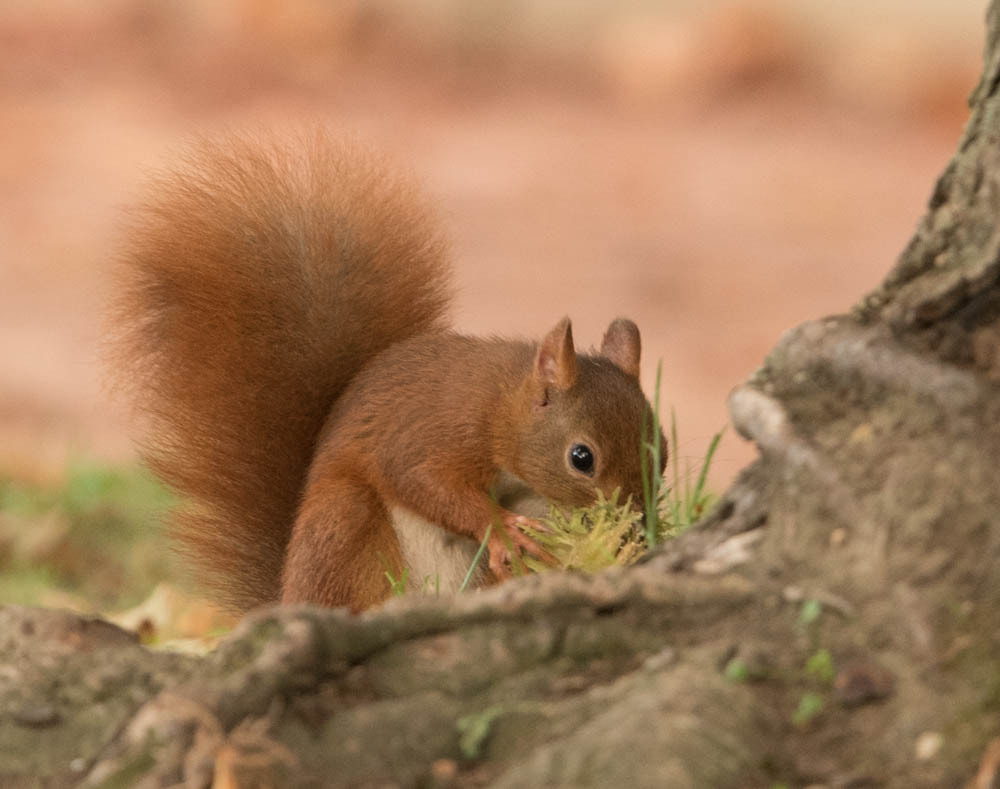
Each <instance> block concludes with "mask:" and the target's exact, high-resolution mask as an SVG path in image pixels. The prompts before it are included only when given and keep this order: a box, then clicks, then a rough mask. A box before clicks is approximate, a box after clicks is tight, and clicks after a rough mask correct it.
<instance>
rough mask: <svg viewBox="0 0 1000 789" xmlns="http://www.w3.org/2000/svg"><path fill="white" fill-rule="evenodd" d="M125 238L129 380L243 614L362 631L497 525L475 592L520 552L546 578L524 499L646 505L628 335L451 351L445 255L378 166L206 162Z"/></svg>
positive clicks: (204, 157)
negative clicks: (301, 613)
mask: <svg viewBox="0 0 1000 789" xmlns="http://www.w3.org/2000/svg"><path fill="white" fill-rule="evenodd" d="M130 217H131V218H130V222H129V226H128V232H127V235H126V242H125V249H124V254H123V255H122V256H121V258H122V259H121V264H120V266H119V267H118V276H117V279H116V293H117V297H116V301H115V303H114V306H113V308H112V321H113V325H115V326H116V327H117V332H116V334H117V336H116V340H115V343H114V357H115V359H114V361H115V363H116V366H117V369H118V372H119V374H120V379H121V380H122V381H123V382H124V384H125V385H126V387H127V388H128V389H129V390H130V392H131V394H132V399H133V404H134V405H135V406H136V409H137V411H138V414H139V415H140V416H141V417H143V419H144V422H145V427H146V430H145V436H144V438H142V439H141V440H140V444H141V449H142V451H143V455H144V457H145V459H146V460H147V462H148V463H149V465H150V466H151V468H152V469H153V470H154V472H155V473H156V474H158V475H159V476H160V477H161V478H162V479H163V480H164V481H165V482H166V483H167V484H168V485H169V486H171V487H172V488H173V489H175V490H176V491H178V492H179V493H180V494H181V496H182V500H183V502H184V504H183V505H182V507H181V509H180V510H179V512H178V513H177V516H176V518H175V532H176V535H177V537H178V538H179V542H180V544H181V547H182V550H183V551H184V552H185V553H186V554H188V555H189V556H190V557H191V558H192V559H193V561H194V562H195V563H196V564H197V565H199V566H200V567H201V569H202V570H203V571H204V575H205V580H206V581H207V582H208V583H209V585H211V586H213V587H215V589H216V591H217V593H218V596H219V597H220V599H221V601H222V602H223V603H225V604H227V605H228V607H230V608H231V609H233V610H234V611H237V612H241V611H243V610H246V609H248V608H250V607H252V606H254V605H258V604H262V603H268V602H275V601H281V602H286V603H293V602H308V603H316V604H320V605H327V606H347V607H349V608H350V609H352V610H354V611H360V610H362V609H365V608H368V607H370V606H372V605H375V604H377V603H379V602H381V601H382V600H384V599H385V598H386V597H387V596H389V594H390V592H391V588H390V585H389V583H388V581H387V580H386V573H387V572H388V573H390V574H391V575H393V576H394V577H396V578H399V577H401V576H402V574H403V572H404V568H406V571H407V573H408V575H409V577H410V579H411V582H412V581H415V582H416V583H417V584H419V583H420V582H421V581H422V580H427V581H428V582H430V583H431V584H432V585H435V586H438V587H439V588H443V589H445V590H449V591H450V590H455V589H457V587H458V584H459V583H460V581H461V578H462V577H463V576H464V574H465V572H466V570H467V569H468V568H469V567H470V566H471V564H470V563H471V559H472V557H473V555H474V553H475V551H476V548H477V546H478V545H479V543H480V542H481V541H482V540H483V539H484V537H485V535H486V533H487V527H489V526H490V525H491V524H492V529H491V536H490V537H489V540H488V545H487V547H488V551H489V561H488V568H489V572H487V571H486V568H485V567H480V568H479V569H478V571H477V573H478V575H477V583H478V584H480V585H482V584H485V583H490V582H491V581H493V580H496V581H502V580H504V579H506V578H508V577H509V576H510V567H509V563H510V561H511V559H512V557H511V556H510V555H509V553H510V551H513V552H516V553H518V554H520V553H521V552H527V553H530V554H533V555H535V556H537V557H540V558H542V559H543V560H545V559H548V558H550V557H548V555H547V554H546V553H545V551H544V550H543V549H542V548H540V547H539V546H538V545H537V544H536V542H535V541H534V540H532V539H531V538H530V537H528V536H527V535H526V534H525V533H524V531H523V530H522V527H523V526H524V525H525V524H526V523H527V522H528V521H527V520H526V519H525V518H524V517H523V516H521V515H517V514H515V513H514V512H513V511H511V510H510V509H506V508H505V507H504V505H505V504H507V503H508V501H509V500H511V499H516V498H517V497H519V496H520V497H521V498H522V499H524V498H525V497H527V498H528V499H529V500H530V499H531V497H532V496H535V497H536V498H537V497H541V498H542V499H544V500H545V501H550V502H553V503H555V504H559V505H567V506H569V505H584V504H587V503H590V502H593V501H594V500H595V498H596V492H597V491H601V492H603V493H604V494H606V495H610V494H611V493H612V492H613V491H614V490H615V489H620V490H621V494H620V495H621V496H622V499H624V497H625V496H629V495H631V496H632V497H633V499H634V500H635V501H638V500H639V498H640V496H641V492H642V479H641V471H640V439H641V437H642V436H641V432H642V429H643V425H651V424H652V423H653V420H652V415H651V409H650V406H649V403H648V401H647V400H646V398H645V397H644V396H643V394H642V391H641V388H640V386H639V355H640V339H639V331H638V329H637V328H636V326H635V324H634V323H632V322H631V321H629V320H626V319H621V318H619V319H617V320H615V321H613V322H612V323H611V325H610V326H609V327H608V329H607V332H606V333H605V335H604V339H603V342H602V343H601V348H600V351H599V352H597V353H591V354H578V353H577V352H576V350H575V347H574V344H573V334H572V328H571V325H570V321H569V319H568V318H564V319H563V320H561V321H559V323H557V324H556V326H555V327H554V328H553V329H552V330H551V331H550V332H549V333H548V334H546V335H545V336H544V337H543V338H542V340H541V341H540V342H537V343H534V342H526V341H521V340H508V339H499V338H495V337H489V338H479V337H467V336H463V335H461V334H457V333H455V332H454V331H452V330H450V329H449V328H448V323H447V318H446V315H447V310H448V306H449V302H450V268H449V262H448V254H447V245H446V243H445V242H444V240H443V237H442V235H441V233H440V232H439V230H438V228H437V226H436V225H435V223H434V221H433V220H432V216H431V212H430V211H429V210H428V208H427V206H426V205H425V203H424V202H423V201H422V200H421V199H420V198H419V197H418V195H417V194H416V193H415V191H414V189H413V187H412V186H411V185H410V183H409V182H408V181H407V180H405V179H403V178H401V177H399V176H397V175H394V174H393V173H392V171H391V170H390V169H389V168H387V166H386V165H385V163H384V162H383V161H382V160H381V159H380V158H379V157H377V156H375V155H373V154H372V153H371V152H370V151H368V150H366V149H365V148H364V147H362V146H359V145H357V144H354V143H344V142H337V141H335V140H333V139H331V138H330V137H329V136H328V135H326V134H325V133H322V132H319V131H314V132H311V133H307V134H304V135H302V136H300V137H299V138H298V139H295V140H283V139H280V138H277V137H274V138H271V137H267V136H263V137H260V138H257V139H251V138H242V137H231V138H225V139H220V140H214V141H210V140H203V141H201V142H199V143H198V144H196V145H194V146H193V147H192V148H191V149H190V150H189V151H188V153H187V155H186V157H185V158H183V159H182V161H181V163H180V164H179V165H178V166H176V167H174V168H173V169H172V170H169V171H167V172H166V173H165V174H161V175H160V176H159V177H157V178H155V179H154V180H153V182H152V183H151V185H150V188H149V190H148V196H147V197H146V199H145V201H144V202H142V203H140V204H139V205H138V206H137V207H136V210H135V211H133V212H132V214H131V215H130ZM648 430H649V428H647V431H648ZM664 462H665V461H664ZM660 472H661V473H662V468H661V469H660ZM512 483H513V486H514V487H511V484H512ZM497 496H499V497H500V503H499V504H497ZM505 496H506V497H507V498H506V499H505V498H504V497H505ZM510 506H514V505H510ZM490 575H492V579H491V578H490Z"/></svg>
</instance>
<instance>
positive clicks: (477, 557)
mask: <svg viewBox="0 0 1000 789" xmlns="http://www.w3.org/2000/svg"><path fill="white" fill-rule="evenodd" d="M492 531H493V524H492V523H489V524H487V525H486V534H484V535H483V541H482V542H481V543H479V550H478V551H476V555H475V556H474V557H473V558H472V564H470V565H469V571H468V572H467V573H466V574H465V580H464V581H462V585H461V586H460V587H458V591H460V592H464V591H465V588H466V587H467V586H468V585H469V581H471V580H472V573H473V572H474V571H475V569H476V568H477V567H478V566H479V560H480V559H482V558H483V551H485V550H486V543H487V542H488V541H489V539H490V533H491V532H492Z"/></svg>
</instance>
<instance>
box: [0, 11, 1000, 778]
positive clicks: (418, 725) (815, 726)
mask: <svg viewBox="0 0 1000 789" xmlns="http://www.w3.org/2000/svg"><path fill="white" fill-rule="evenodd" d="M987 23H988V36H987V47H986V57H985V65H984V72H983V77H982V80H981V82H980V84H979V86H978V87H977V88H976V91H975V92H974V94H973V96H972V100H971V104H972V117H971V120H970V122H969V124H968V127H967V129H966V131H965V134H964V136H963V138H962V141H961V143H960V145H959V149H958V152H957V153H956V155H955V157H954V158H953V160H952V161H951V163H950V164H949V165H948V167H947V168H946V170H945V172H944V174H943V175H942V176H941V178H940V180H939V181H938V183H937V185H936V187H935V188H934V191H933V195H932V197H931V200H930V205H929V209H928V212H927V215H926V216H925V217H924V218H923V220H922V221H921V223H920V226H919V228H918V230H917V232H916V234H915V236H914V238H913V240H912V241H911V242H910V244H909V246H908V247H907V248H906V250H905V251H904V252H903V254H902V256H901V257H900V259H899V261H898V263H897V265H896V266H895V268H894V269H893V270H892V272H891V273H890V274H889V276H888V277H887V278H886V280H885V282H884V283H883V284H882V285H881V286H880V287H879V288H878V289H877V290H875V291H874V292H873V293H871V294H869V295H868V296H867V297H865V298H864V299H863V300H862V301H861V303H860V304H859V305H857V306H856V307H855V308H854V309H853V310H852V311H851V312H850V313H849V314H846V315H842V316H837V317H833V318H828V319H824V320H819V321H815V322H812V323H809V324H806V325H804V326H801V327H799V328H797V329H795V330H793V331H792V332H790V333H789V334H787V335H786V336H785V338H784V339H783V340H782V341H781V342H780V344H779V345H778V346H777V347H776V348H775V349H774V350H773V351H772V353H771V354H770V355H769V356H768V358H767V359H766V360H765V362H764V364H763V366H762V367H761V369H760V370H759V371H758V372H757V373H756V374H755V375H754V376H753V377H752V378H751V379H750V381H748V382H747V383H746V384H744V385H743V386H741V387H740V388H738V389H737V390H736V391H735V392H734V393H733V395H732V398H731V402H730V410H731V414H732V419H733V423H734V425H735V426H736V428H737V429H738V430H739V431H740V432H741V433H742V434H743V435H745V436H746V437H747V438H749V439H750V440H752V441H754V442H755V443H756V444H757V446H758V447H759V449H760V453H761V457H760V460H759V461H757V462H756V463H754V464H753V465H752V466H750V467H749V468H747V469H746V470H745V471H744V472H743V473H742V474H741V476H740V478H739V480H738V481H737V482H736V483H735V484H734V485H733V486H732V488H731V489H730V490H729V491H728V492H727V493H726V494H725V496H724V497H723V499H722V501H721V502H720V505H719V506H718V508H717V509H716V510H715V511H714V513H713V514H712V515H711V516H709V518H707V519H706V521H705V522H703V523H702V524H700V525H699V526H698V527H697V528H696V529H694V530H692V531H691V532H689V533H688V534H686V535H684V536H683V537H681V538H679V539H678V540H676V541H674V542H673V543H671V544H670V545H668V546H666V547H665V548H664V549H663V550H660V551H659V552H657V553H656V554H654V555H652V556H650V557H649V558H648V559H647V560H646V561H644V562H642V563H641V564H640V565H638V566H636V567H633V568H630V569H628V570H618V571H611V572H608V573H605V574H602V575H599V576H596V577H590V578H588V577H582V576H577V575H571V574H550V575H545V576H536V577H531V578H527V579H521V580H518V581H515V582H512V583H509V584H506V585H504V586H503V587H500V588H497V589H493V590H489V591H487V592H484V593H480V594H477V595H475V596H465V597H461V598H458V599H455V600H445V599H441V600H434V599H403V600H397V601H394V602H393V603H391V604H390V605H388V606H387V607H386V608H385V609H384V610H382V611H378V612H374V613H371V614H368V615H365V616H362V617H357V618H352V617H350V616H348V615H346V614H344V613H341V612H335V611H323V610H315V609H308V608H290V609H273V610H265V611H262V612H259V613H257V614H255V615H253V616H251V617H250V618H248V619H247V620H246V621H245V622H244V623H243V624H241V626H240V627H239V629H238V630H237V632H236V633H234V634H233V635H232V636H231V637H230V638H229V639H227V640H226V641H225V642H224V643H223V644H222V646H220V647H219V648H218V649H217V650H216V651H215V652H214V653H212V654H211V655H209V656H207V657H205V658H199V659H195V658H181V657H176V656H170V655H165V654H157V653H154V652H149V651H147V650H145V649H143V648H141V647H139V646H138V645H136V644H135V643H134V641H132V640H131V639H130V638H129V637H128V636H127V635H126V634H124V633H122V632H121V631H118V630H116V629H115V628H113V627H112V626H110V625H106V624H103V623H100V622H96V621H92V620H86V619H79V618H76V617H72V616H70V615H68V614H62V613H58V612H50V611H41V610H27V609H17V608H11V607H8V608H5V609H0V783H2V784H3V785H4V786H19V785H24V786H35V785H47V786H69V785H76V784H82V785H85V786H142V787H146V786H148V787H154V786H176V785H181V786H191V787H198V786H209V785H212V784H213V782H214V784H215V785H216V786H220V787H223V786H241V787H242V786H258V785H260V786H265V785H270V786H397V785H398V786H449V785H454V786H496V787H521V786H580V787H586V786H637V787H644V786H649V787H663V786H670V787H727V786H732V787H742V786H769V785H772V784H779V783H784V784H787V785H788V786H805V785H808V784H822V785H825V786H829V787H848V786H857V787H860V786H907V787H911V786H912V787H923V786H928V787H929V786H955V785H961V784H962V783H963V782H965V781H972V780H973V779H974V777H975V776H976V775H977V770H978V777H977V778H976V779H975V780H976V781H977V783H975V784H972V783H970V784H969V785H970V786H972V785H975V786H984V787H985V786H991V785H996V783H995V782H996V781H997V780H998V779H997V775H996V771H997V765H998V764H1000V745H998V744H997V742H994V743H993V745H992V746H989V743H990V741H991V740H993V739H994V738H996V737H997V736H998V735H1000V615H998V614H997V611H998V610H1000V523H998V520H1000V518H998V515H997V513H998V512H1000V385H998V381H1000V286H998V277H1000V229H998V227H1000V226H998V223H997V217H1000V122H998V121H1000V118H998V113H1000V96H998V95H997V91H998V86H1000V47H998V38H1000V5H998V4H997V3H994V4H993V5H991V7H990V10H989V12H988V20H987ZM984 754H985V755H984Z"/></svg>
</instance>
